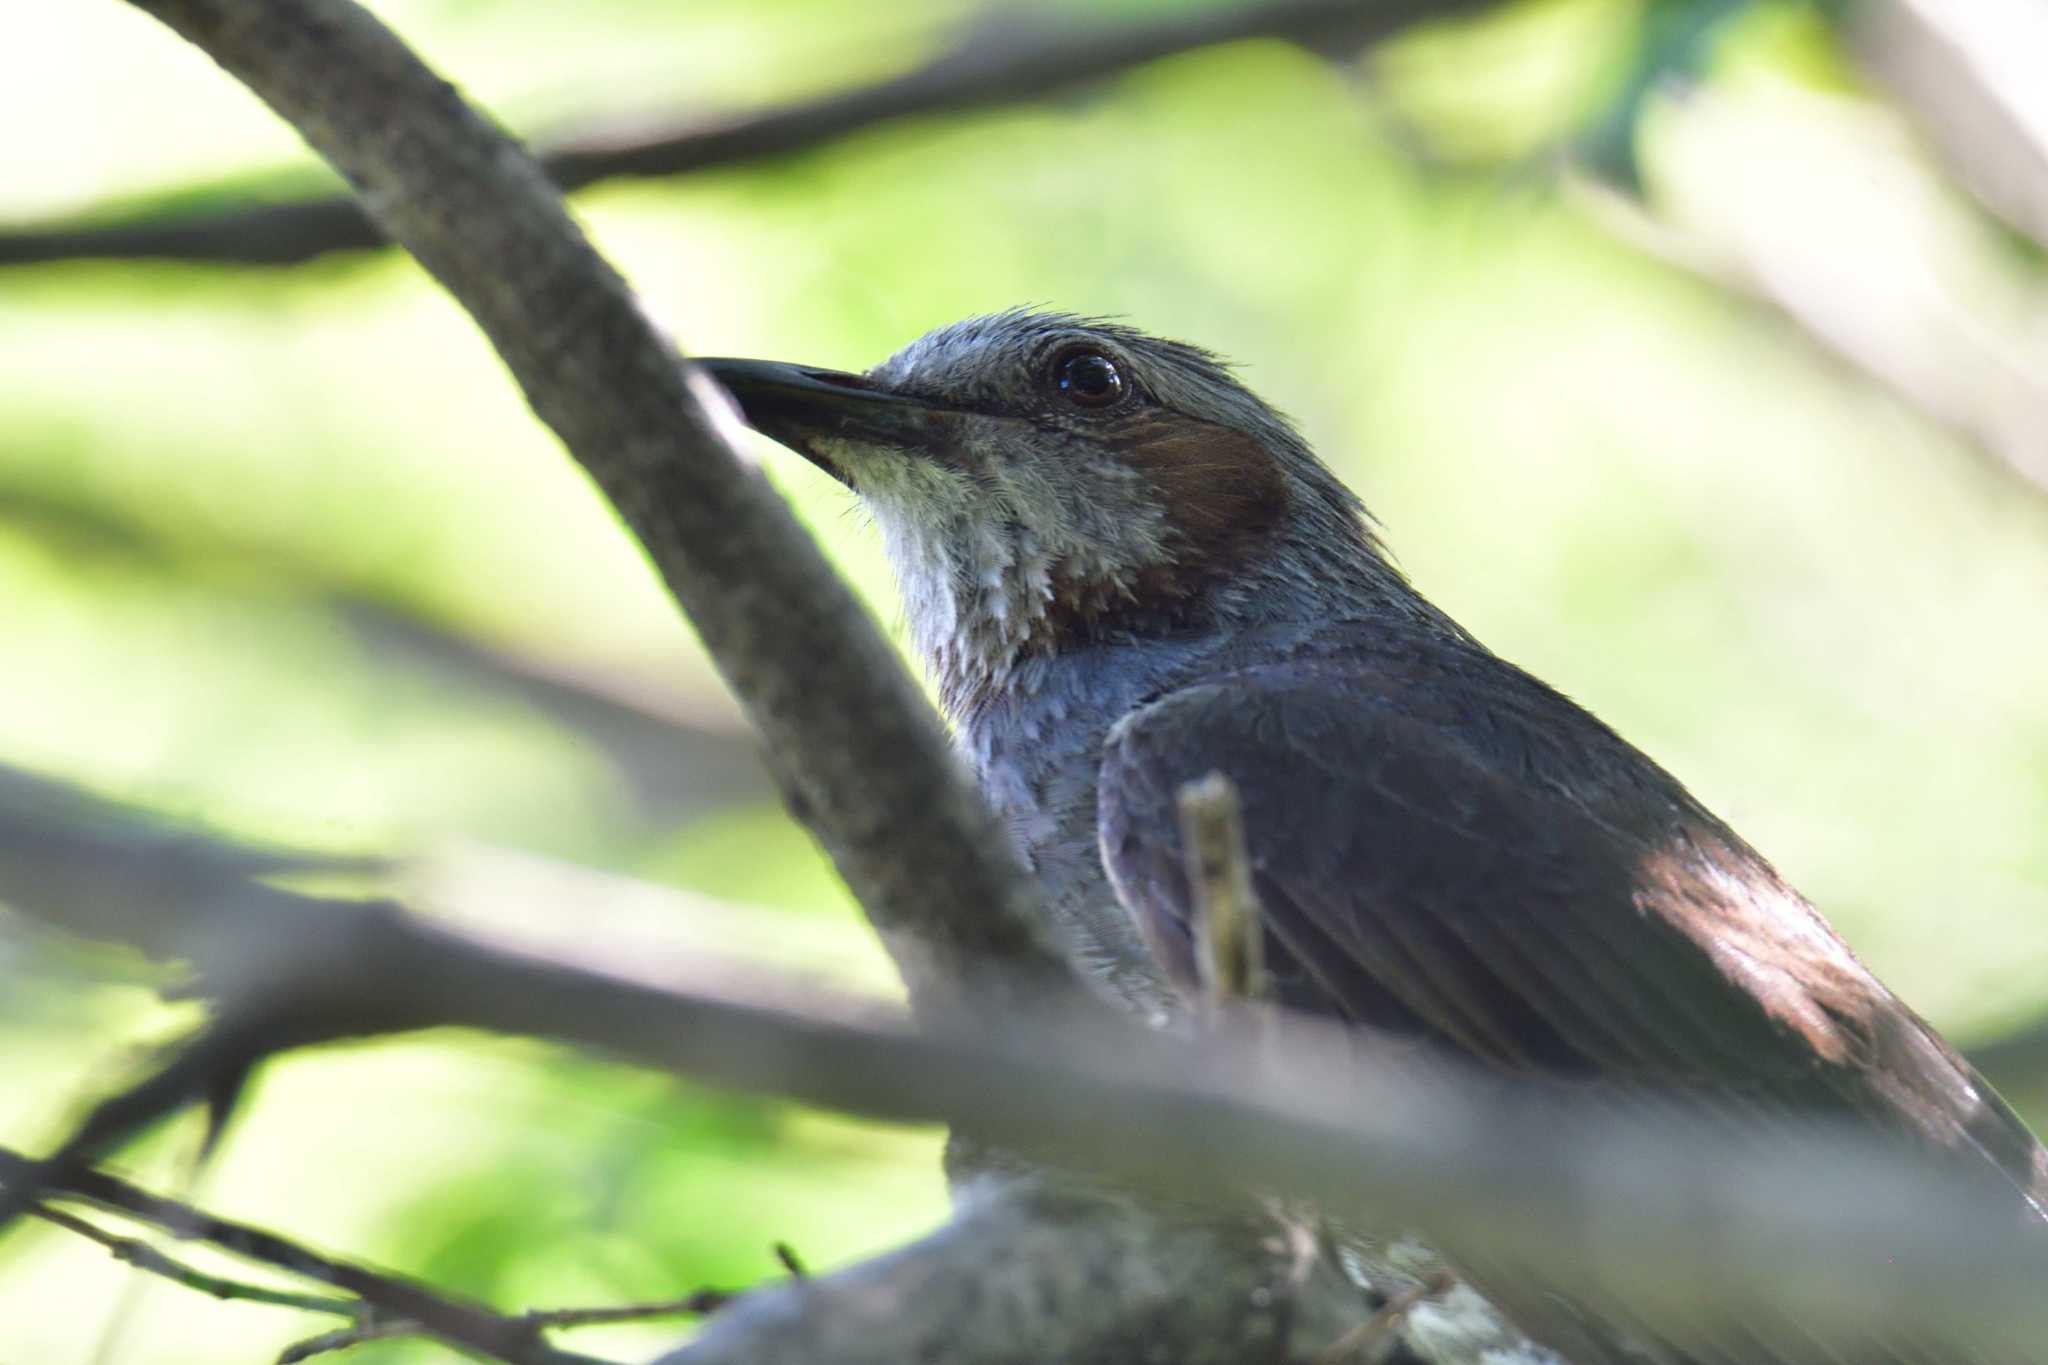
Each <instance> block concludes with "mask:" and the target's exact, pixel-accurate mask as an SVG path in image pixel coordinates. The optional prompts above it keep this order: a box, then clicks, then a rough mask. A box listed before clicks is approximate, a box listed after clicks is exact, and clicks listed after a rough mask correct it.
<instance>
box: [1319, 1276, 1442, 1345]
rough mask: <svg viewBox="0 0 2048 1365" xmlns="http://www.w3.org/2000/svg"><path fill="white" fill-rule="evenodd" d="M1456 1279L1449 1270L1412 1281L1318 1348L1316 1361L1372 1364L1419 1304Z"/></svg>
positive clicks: (1434, 1295) (1433, 1296)
mask: <svg viewBox="0 0 2048 1365" xmlns="http://www.w3.org/2000/svg"><path fill="white" fill-rule="evenodd" d="M1454 1283H1455V1281H1454V1280H1452V1278H1451V1273H1450V1272H1449V1271H1447V1270H1439V1271H1437V1272H1436V1273H1435V1274H1433V1275H1431V1276H1429V1278H1427V1279H1425V1280H1423V1281H1421V1282H1420V1283H1418V1284H1415V1285H1412V1286H1410V1287H1409V1288H1407V1289H1404V1290H1402V1291H1401V1292H1400V1293H1398V1294H1396V1295H1394V1297H1393V1298H1391V1299H1388V1300H1387V1301H1386V1302H1385V1303H1384V1304H1382V1305H1381V1306H1380V1308H1379V1310H1378V1311H1377V1312H1375V1313H1374V1314H1373V1315H1372V1316H1371V1317H1369V1318H1367V1319H1366V1320H1365V1321H1364V1322H1361V1323H1359V1324H1358V1326H1356V1327H1354V1328H1352V1329H1351V1330H1350V1331H1348V1332H1346V1333H1345V1334H1344V1335H1343V1336H1341V1337H1338V1338H1337V1339H1336V1340H1335V1341H1333V1342H1331V1343H1330V1344H1329V1346H1327V1347H1326V1348H1324V1349H1323V1350H1322V1351H1320V1352H1318V1353H1317V1355H1316V1360H1315V1365H1372V1362H1374V1361H1377V1360H1378V1359H1379V1358H1380V1355H1379V1353H1380V1351H1381V1350H1382V1349H1383V1348H1385V1347H1386V1346H1388V1345H1390V1344H1391V1343H1392V1342H1393V1341H1394V1339H1395V1336H1396V1334H1397V1333H1398V1332H1399V1331H1400V1330H1401V1324H1402V1323H1403V1322H1405V1321H1407V1319H1408V1315H1409V1314H1410V1313H1412V1312H1414V1311H1415V1309H1416V1307H1417V1306H1418V1305H1420V1304H1422V1303H1425V1302H1427V1301H1428V1300H1430V1299H1433V1298H1435V1297H1436V1296H1437V1295H1439V1294H1442V1293H1444V1292H1445V1291H1446V1290H1448V1289H1449V1288H1450V1287H1451V1286H1452V1284H1454Z"/></svg>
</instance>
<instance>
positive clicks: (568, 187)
mask: <svg viewBox="0 0 2048 1365" xmlns="http://www.w3.org/2000/svg"><path fill="white" fill-rule="evenodd" d="M1496 3H1498V0H1378V3H1370V2H1369V0H1254V3H1246V4H1236V5H1226V6H1219V7H1214V8H1204V9H1198V10H1195V11H1193V12H1189V13H1174V12H1171V11H1168V12H1166V13H1165V14H1164V15H1163V16H1162V17H1158V18H1154V19H1149V20H1145V21H1137V22H1127V23H1102V22H1099V21H1092V20H1091V21H1080V22H1077V21H1075V20H1073V19H1071V18H1067V17H1057V18H1035V19H1021V18H1018V17H1015V16H1014V15H1013V14H1012V13H1011V12H1009V11H1001V10H998V11H991V12H990V13H988V14H986V15H983V16H982V17H981V18H980V19H979V20H978V21H976V22H974V23H972V24H970V25H969V26H968V27H967V29H966V30H965V31H964V33H963V35H962V37H961V39H960V40H959V42H957V43H956V44H955V45H954V46H953V47H951V48H950V49H948V50H947V51H946V52H944V53H942V54H941V55H940V56H939V57H937V58H935V59H934V60H932V61H930V62H929V63H927V64H925V65H923V66H920V67H917V68H916V69H914V70H911V71H908V72H905V73H904V74H902V75H900V76H895V77H891V78H890V79H887V80H884V81H880V82H878V83H876V84H873V85H868V86H862V87H859V88H857V89H853V90H843V91H833V92H831V93H829V94H825V95H819V96H814V97H812V98H809V99H803V100H798V101H796V102H794V103H791V104H787V105H783V106H780V107H778V108H772V109H766V110H761V111H758V112H754V113H746V114H728V115H724V116H714V117H710V118H700V119H693V120H690V121H687V122H684V123H682V124H681V125H680V126H678V125H677V123H676V122H675V120H674V119H673V117H672V116H652V115H643V116H641V117H638V118H632V119H620V120H617V121H616V123H615V126H614V128H613V130H611V131H606V132H598V133H589V134H584V135H582V136H577V137H570V138H564V139H561V140H559V141H557V142H556V143H555V144H554V145H553V146H552V147H551V148H547V149H544V150H543V151H542V152H541V153H540V162H541V166H542V168H543V169H544V170H545V171H546V173H547V175H548V178H549V179H550V180H552V181H553V182H554V184H555V185H556V186H557V187H558V188H559V189H560V190H562V191H563V192H564V193H568V192H571V191H574V190H579V189H582V188H584V187H586V186H589V185H594V184H598V183H600V182H602V181H606V180H611V179H616V178H619V177H624V176H639V177H645V176H672V175H683V174H688V173H690V172H694V171H702V170H709V169H711V168H714V167H720V166H741V165H751V164H757V163H761V162H766V161H773V160H777V159H780V158H784V157H789V156H794V155H797V154H800V153H803V152H808V151H812V150H815V149H817V148H820V147H826V146H830V145H832V144H833V143H836V142H840V141H843V140H845V139H847V138H849V137H853V136H855V135H857V134H859V133H862V132H865V131H867V130H869V129H873V128H877V127H881V126H885V125H887V124H891V123H895V122H898V121H900V120H903V119H906V118H915V117H919V116H923V115H930V114H942V113H958V112H964V111H967V110H973V109H983V108H990V107H994V106H1000V105H1005V104H1016V103H1021V102H1024V101H1028V100H1032V99H1037V98H1040V97H1042V96H1044V95H1048V94H1052V93H1055V92H1058V91H1062V90H1069V89H1072V88H1074V87H1076V86H1083V85H1090V84H1093V83H1095V82H1098V81H1102V80H1106V79H1108V78H1110V77H1112V76H1115V75H1117V74H1118V73H1120V72H1122V71H1125V70H1128V69H1130V68H1132V67H1135V66H1142V65H1144V64H1146V63H1148V62H1155V61H1159V60H1162V59H1164V58H1167V57H1172V56H1176V55H1178V54H1180V53H1183V52H1189V51H1193V50H1195V49H1198V48H1203V47H1213V46H1216V45H1218V44H1222V43H1230V42H1238V41H1241V40H1243V39H1246V38H1288V39H1295V40H1298V41H1307V42H1322V41H1330V40H1337V39H1341V40H1343V41H1344V42H1346V43H1355V44H1357V43H1365V42H1370V41H1374V40H1376V39H1379V38H1383V37H1386V36H1387V35H1389V34H1392V33H1395V32H1398V31H1399V30H1401V29H1403V28H1405V27H1408V26H1409V25H1412V24H1415V23H1418V22H1421V21H1423V20H1428V19H1434V18H1439V17H1444V16H1449V15H1456V14H1463V13H1472V12H1477V11H1480V10H1484V9H1489V8H1492V6H1493V5H1494V4H1496ZM385 244H386V237H385V234H384V233H383V232H382V231H381V230H380V229H379V228H378V226H376V225H375V224H374V223H373V222H372V221H371V218H370V216H369V215H367V214H366V213H365V212H364V210H363V207H362V205H361V204H360V203H359V202H358V201H357V200H356V199H355V198H353V197H350V196H347V195H330V196H326V197H322V198H316V199H303V200H298V201H294V202H286V203H272V204H249V205H241V206H237V207H232V208H227V209H222V210H217V211H214V212H210V213H205V214H190V213H188V214H185V215H183V216H181V215H179V214H177V213H176V212H175V211H173V212H171V213H164V212H161V211H159V210H155V209H143V210H141V211H139V212H134V213H130V214H125V215H123V216H122V217H120V218H117V219H114V220H112V221H101V222H90V221H87V222H69V223H55V224H50V225H48V226H43V227H26V228H21V229H17V230H14V231H9V232H0V266H6V265H29V264H36V263H40V262H46V261H58V260H183V261H207V262H214V263H220V264H234V265H264V266H280V265H295V264H298V263H300V262H302V261H308V260H312V259H313V258H315V257H317V256H321V255H324V254H326V253H328V252H332V251H346V250H362V249H367V248H372V247H381V246H383V245H385Z"/></svg>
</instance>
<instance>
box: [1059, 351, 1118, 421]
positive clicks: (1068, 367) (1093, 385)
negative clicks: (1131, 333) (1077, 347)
mask: <svg viewBox="0 0 2048 1365" xmlns="http://www.w3.org/2000/svg"><path fill="white" fill-rule="evenodd" d="M1052 381H1053V386H1054V387H1055V388H1057V389H1058V390H1059V391H1060V395H1061V396H1062V397H1064V398H1065V399H1066V400H1067V401H1068V402H1070V403H1072V404H1074V406H1076V407H1082V408H1106V407H1108V406H1110V405H1111V404H1112V403H1119V402H1122V401H1123V399H1124V397H1125V396H1126V395H1127V394H1129V393H1130V391H1131V386H1130V385H1129V384H1127V383H1126V382H1125V381H1124V377H1123V374H1122V373H1121V372H1120V371H1119V370H1118V369H1117V367H1116V362H1115V361H1114V360H1111V359H1110V358H1109V357H1108V356H1106V355H1104V354H1103V353H1102V352H1100V351H1073V352H1070V353H1069V354H1067V355H1064V356H1061V357H1060V358H1059V359H1058V360H1056V361H1054V362H1053V367H1052Z"/></svg>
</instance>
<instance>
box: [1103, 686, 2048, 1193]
mask: <svg viewBox="0 0 2048 1365" xmlns="http://www.w3.org/2000/svg"><path fill="white" fill-rule="evenodd" d="M1515 676H1516V677H1517V678H1521V679H1523V680H1524V681H1525V682H1526V683H1527V685H1528V686H1529V687H1540V684H1536V683H1534V682H1533V680H1527V679H1526V678H1525V676H1524V675H1520V674H1516V675H1515ZM1518 685H1519V684H1518ZM1523 700H1524V701H1525V702H1526V700H1527V699H1526V698H1524V699H1523ZM1210 772H1221V773H1223V774H1224V775H1225V776H1227V777H1229V778H1230V779H1231V780H1232V782H1234V783H1235V784H1236V786H1237V788H1238V791H1239V793H1240V796H1241V798H1242V801H1243V806H1244V822H1245V832H1246V839H1247V844H1248V848H1249V853H1250V859H1251V863H1252V871H1253V883H1254V886H1255V888H1256V890H1257V893H1258V896H1259V900H1260V910H1261V914H1262V916H1263V919H1264V923H1265V925H1266V929H1267V963H1268V968H1269V971H1270V972H1271V973H1272V976H1273V979H1274V982H1275V990H1276V994H1277V997H1278V998H1279V999H1280V1001H1281V1002H1282V1003H1284V1004H1286V1005H1289V1006H1291V1007H1293V1008H1297V1009H1302V1010H1307V1011H1311V1012H1314V1013H1321V1014H1332V1015H1336V1016H1339V1017H1341V1018H1344V1019H1347V1020H1350V1021H1353V1022H1356V1023H1359V1024H1365V1025H1370V1026H1374V1027H1377V1028H1380V1029H1385V1030H1392V1031H1396V1032H1405V1033H1410V1034H1416V1035H1421V1036H1423V1037H1426V1038H1428V1039H1430V1040H1432V1041H1434V1042H1436V1043H1439V1044H1442V1045H1446V1046H1448V1047H1450V1048H1451V1049H1453V1050H1455V1051H1457V1052H1459V1053H1462V1054H1464V1055H1466V1056H1468V1057H1470V1058H1472V1059H1475V1060H1478V1061H1480V1062H1482V1063H1484V1064H1487V1065H1490V1066H1494V1067H1498V1068H1502V1069H1507V1070H1513V1071H1530V1072H1543V1073H1550V1074H1566V1075H1571V1074H1582V1075H1598V1076H1601V1077H1604V1078H1611V1079H1618V1080H1624V1081H1625V1080H1629V1079H1631V1078H1634V1079H1638V1080H1640V1081H1642V1082H1644V1083H1647V1084H1656V1085H1674V1084H1675V1085H1690V1086H1707V1087H1711V1088H1714V1089H1717V1090H1728V1089H1733V1090H1739V1091H1741V1092H1743V1093H1744V1094H1746V1095H1748V1096H1751V1097H1752V1098H1754V1099H1755V1100H1757V1101H1760V1102H1762V1103H1765V1104H1768V1105H1778V1104H1786V1105H1792V1106H1796V1107H1799V1108H1834V1109H1847V1110H1850V1111H1854V1112H1857V1113H1861V1114H1863V1115H1865V1116H1867V1117H1869V1118H1871V1119H1873V1120H1875V1121H1876V1122H1877V1123H1878V1124H1879V1125H1880V1126H1882V1127H1886V1128H1892V1129H1898V1130H1902V1131H1906V1132H1910V1133H1914V1134H1916V1135H1918V1136H1920V1137H1921V1138H1922V1139H1924V1140H1926V1141H1928V1142H1929V1143H1930V1144H1931V1145H1933V1146H1936V1147H1947V1148H1951V1149H1956V1150H1959V1151H1975V1152H1980V1153H1981V1154H1982V1155H1984V1156H1985V1157H1987V1158H1988V1159H1989V1160H1990V1161H1991V1162H1992V1163H1993V1164H1994V1165H1995V1166H1997V1167H1998V1168H1999V1169H2000V1170H2001V1171H2003V1172H2004V1173H2005V1175H2006V1176H2007V1177H2009V1178H2010V1179H2011V1180H2012V1181H2013V1182H2014V1183H2016V1184H2018V1185H2019V1186H2020V1187H2021V1188H2022V1189H2026V1190H2030V1191H2035V1190H2039V1189H2041V1188H2043V1181H2042V1176H2041V1171H2040V1169H2039V1167H2038V1165H2037V1163H2038V1162H2040V1161H2041V1159H2042V1158H2041V1149H2040V1148H2039V1146H2038V1145H2037V1144H2036V1143H2035V1141H2034V1140H2033V1137H2032V1136H2031V1134H2029V1133H2028V1132H2027V1130H2026V1128H2025V1126H2024V1125H2023V1124H2021V1123H2020V1121H2019V1120H2018V1119H2017V1118H2016V1117H2015V1116H2014V1115H2013V1114H2012V1112H2011V1111H2010V1110H2009V1109H2008V1108H2007V1107H2006V1106H2005V1105H2004V1103H2003V1102H2002V1101H2001V1100H2000V1099H1999V1098H1998V1097H1997V1095H1996V1094H1994V1093H1993V1092H1992V1090H1991V1089H1990V1087H1989V1086H1988V1084H1986V1083H1985V1082H1984V1081H1983V1080H1982V1078H1981V1077H1979V1076H1978V1075H1977V1074H1976V1073H1975V1072H1974V1071H1973V1070H1972V1069H1971V1068H1970V1067H1969V1066H1968V1065H1967V1064H1966V1063H1964V1062H1963V1061H1962V1060H1961V1059H1960V1058H1959V1057H1958V1056H1957V1055H1956V1054H1955V1053H1954V1051H1953V1050H1952V1049H1950V1048H1949V1047H1948V1046H1947V1045H1946V1044H1945V1043H1943V1042H1942V1041H1941V1039H1940V1038H1939V1037H1938V1036H1936V1035H1935V1034H1934V1033H1933V1032H1932V1031H1931V1030H1930V1029H1928V1028H1927V1027H1926V1025H1924V1024H1923V1023H1921V1021H1920V1020H1919V1019H1918V1018H1917V1017H1916V1016H1915V1015H1914V1014H1913V1013H1912V1012H1911V1011H1910V1010H1908V1009H1907V1008H1906V1007H1905V1006H1904V1005H1902V1004H1900V1003H1899V1002H1898V1001H1897V1000H1896V999H1894V998H1893V997H1892V996H1891V995H1890V993H1889V992H1887V991H1886V990H1885V989H1884V987H1883V986H1882V985H1880V984H1879V983H1878V982H1877V981H1876V980H1875V979H1874V978H1873V977H1871V976H1870V974H1869V973H1868V972H1867V971H1866V970H1864V968H1863V967H1862V966H1861V964H1859V963H1858V962H1857V961H1856V959H1855V958H1854V957H1853V956H1852V955H1851V954H1850V953H1849V951H1848V949H1847V948H1846V947H1844V946H1843V945H1842V943H1841V941H1840V940H1839V939H1837V938H1836V937H1835V936H1834V934H1833V933H1832V931H1830V930H1829V929H1828V928H1827V926H1826V925H1825V924H1824V923H1823V922H1822V921H1821V920H1820V918H1819V916H1818V915H1817V914H1815V913H1814V912H1813V910H1812V909H1811V908H1810V907H1809V906H1808V905H1807V904H1806V903H1805V901H1803V900H1802V899H1800V897H1799V896H1798V895H1797V894H1796V893H1795V892H1793V891H1792V890H1791V889H1790V888H1789V887H1787V886H1786V885H1785V884H1784V883H1783V882H1782V881H1781V880H1780V879H1779V878H1778V876H1777V875H1776V873H1775V872H1773V871H1772V870H1771V868H1770V867H1769V865H1768V864H1766V863H1765V862H1764V861H1763V860H1762V859H1761V858H1760V857H1758V856H1757V855H1756V854H1755V853H1753V852H1751V851H1750V850H1749V849H1748V848H1747V846H1745V845H1743V844H1742V842H1741V841H1740V840H1739V839H1737V838H1736V837H1735V836H1734V835H1733V834H1731V833H1729V832H1728V831H1727V830H1726V829H1725V828H1724V827H1722V826H1721V825H1720V824H1719V823H1718V822H1716V821H1715V820H1714V819H1713V817H1711V816H1710V815H1708V814H1707V813H1706V812H1705V811H1704V810H1703V809H1702V808H1700V807H1699V806H1698V805H1697V803H1695V802H1694V801H1693V800H1692V798H1690V797H1689V796H1687V795H1686V793H1685V791H1684V789H1683V788H1682V787H1680V786H1679V785H1678V783H1677V782H1676V781H1674V780H1673V779H1671V778H1669V777H1668V776H1666V775H1665V774H1664V773H1662V771H1661V770H1659V769H1658V768H1656V766H1655V765H1654V764H1652V763H1651V762H1650V760H1649V759H1647V758H1645V757H1643V756H1642V755H1640V754H1638V753H1636V751H1634V750H1633V749H1629V748H1628V747H1627V746H1626V745H1625V744H1623V743H1622V741H1620V740H1619V739H1618V738H1616V737H1615V736H1614V735H1613V734H1612V732H1611V731H1609V730H1607V729H1606V727H1604V726H1602V725H1601V724H1600V723H1599V722H1598V721H1597V720H1595V719H1593V718H1592V717H1591V716H1589V715H1586V714H1585V713H1584V712H1582V711H1579V710H1578V709H1577V708H1575V707H1573V706H1572V705H1571V703H1569V702H1567V701H1565V700H1564V699H1563V698H1562V697H1558V696H1556V695H1555V694H1548V693H1547V694H1546V699H1545V701H1544V702H1543V704H1541V705H1525V704H1518V703H1517V702H1516V701H1515V698H1514V696H1513V695H1512V693H1509V694H1504V693H1503V692H1502V690H1501V688H1500V687H1499V686H1497V685H1496V686H1493V687H1491V688H1486V689H1482V688H1480V687H1478V686H1476V685H1473V686H1465V685H1461V684H1458V683H1456V682H1455V681H1452V682H1449V683H1447V682H1445V681H1444V680H1443V679H1441V678H1435V679H1431V680H1430V682H1429V684H1428V685H1427V686H1422V685H1419V684H1413V683H1409V682H1406V681H1404V679H1403V678H1402V677H1401V676H1400V675H1399V671H1398V670H1390V671H1389V672H1388V673H1387V674H1384V675H1383V674H1379V673H1374V672H1372V671H1370V670H1369V669H1367V670H1364V671H1361V670H1359V669H1353V668H1345V667H1338V666H1335V665H1331V664H1315V665H1312V664H1284V665H1273V666H1268V667H1263V668H1255V669H1249V670H1245V671H1243V672H1238V673H1233V674H1228V675H1225V676H1222V677H1219V678H1215V679H1212V680H1210V681H1208V682H1205V683H1203V684H1201V685H1199V686H1194V687H1190V688H1187V689H1185V690H1182V691H1178V692H1174V693H1171V694H1168V695H1167V696H1165V697H1163V698H1161V699H1159V700H1157V701H1155V702H1153V703H1152V704H1150V705H1148V706H1146V707H1144V708H1143V709H1141V710H1139V711H1137V712H1135V713H1134V714H1133V715H1131V716H1130V717H1128V718H1126V719H1125V720H1124V721H1123V722H1122V723H1120V724H1119V725H1118V726H1117V728H1116V729H1115V730H1114V731H1113V732H1112V734H1111V736H1110V739H1109V741H1108V743H1107V745H1106V746H1105V752H1104V757H1103V764H1102V771H1101V778H1100V787H1099V798H1100V833H1101V840H1102V853H1103V858H1104V861H1105V863H1106V865H1107V867H1108V869H1109V873H1110V876H1111V878H1112V880H1113V882H1114V884H1115V886H1116V888H1117V892H1118V895H1119V896H1120V897H1121V899H1122V900H1123V901H1124V903H1125V906H1126V907H1127V908H1128V909H1129V910H1130V912H1131V913H1132V914H1133V915H1135V916H1137V917H1138V919H1139V922H1140V924H1141V926H1142V927H1143V928H1144V929H1145V931H1146V937H1147V940H1148V941H1149V942H1151V943H1152V944H1154V945H1155V951H1157V952H1158V953H1159V955H1160V957H1161V959H1162V963H1163V965H1164V967H1165V969H1166V971H1167V973H1168V975H1169V976H1171V977H1173V978H1175V980H1176V981H1177V983H1178V984H1180V985H1182V986H1183V987H1187V986H1190V985H1192V984H1193V982H1194V960H1193V951H1192V946H1191V945H1192V940H1193V929H1192V924H1191V914H1192V910H1191V907H1190V900H1189V892H1188V883H1187V879H1186V876H1185V874H1184V872H1183V870H1182V868H1183V864H1182V853H1181V847H1180V835H1179V826H1178V821H1177V813H1176V797H1177V794H1178V792H1179V790H1180V788H1181V787H1182V786H1183V785H1184V784H1186V783H1188V782H1191V781H1195V780H1197V779H1199V778H1202V777H1204V776H1206V775H1207V774H1209V773H1210Z"/></svg>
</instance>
